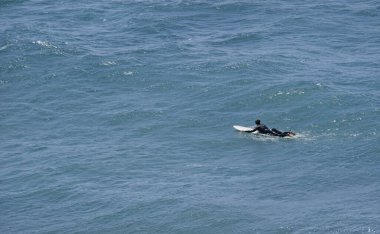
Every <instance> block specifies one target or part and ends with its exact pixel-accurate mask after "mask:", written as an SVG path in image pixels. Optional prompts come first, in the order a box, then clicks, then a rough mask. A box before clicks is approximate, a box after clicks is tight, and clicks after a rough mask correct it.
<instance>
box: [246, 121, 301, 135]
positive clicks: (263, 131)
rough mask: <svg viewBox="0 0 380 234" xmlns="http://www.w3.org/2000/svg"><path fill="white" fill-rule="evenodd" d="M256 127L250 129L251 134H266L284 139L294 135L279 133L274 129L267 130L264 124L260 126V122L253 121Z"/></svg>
mask: <svg viewBox="0 0 380 234" xmlns="http://www.w3.org/2000/svg"><path fill="white" fill-rule="evenodd" d="M255 123H256V127H254V128H253V129H252V132H254V131H258V132H259V133H261V134H267V135H272V136H279V137H286V136H294V135H296V134H295V133H294V132H281V131H279V130H277V129H275V128H272V129H269V128H268V127H267V126H266V125H265V124H261V121H260V120H259V119H258V120H256V121H255Z"/></svg>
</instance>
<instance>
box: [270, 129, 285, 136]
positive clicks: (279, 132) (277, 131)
mask: <svg viewBox="0 0 380 234" xmlns="http://www.w3.org/2000/svg"><path fill="white" fill-rule="evenodd" d="M272 132H274V133H276V134H278V135H282V134H283V132H281V131H279V130H277V129H275V128H272Z"/></svg>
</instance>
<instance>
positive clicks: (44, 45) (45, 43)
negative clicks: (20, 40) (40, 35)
mask: <svg viewBox="0 0 380 234" xmlns="http://www.w3.org/2000/svg"><path fill="white" fill-rule="evenodd" d="M33 44H37V45H40V46H43V47H46V48H54V49H57V48H58V47H57V46H55V45H53V44H51V43H49V42H48V41H40V40H37V41H33Z"/></svg>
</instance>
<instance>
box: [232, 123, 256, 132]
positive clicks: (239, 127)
mask: <svg viewBox="0 0 380 234" xmlns="http://www.w3.org/2000/svg"><path fill="white" fill-rule="evenodd" d="M233 127H234V128H235V129H236V130H238V131H240V132H252V131H253V128H250V127H244V126H240V125H234V126H233Z"/></svg>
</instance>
